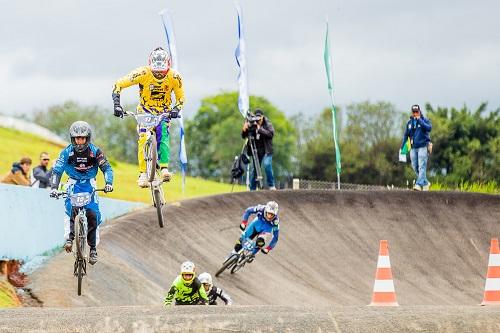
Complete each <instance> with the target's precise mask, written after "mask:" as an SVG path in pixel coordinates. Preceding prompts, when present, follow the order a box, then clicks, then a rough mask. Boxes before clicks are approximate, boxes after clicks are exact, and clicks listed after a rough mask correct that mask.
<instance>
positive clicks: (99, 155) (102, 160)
mask: <svg viewBox="0 0 500 333" xmlns="http://www.w3.org/2000/svg"><path fill="white" fill-rule="evenodd" d="M95 156H96V160H97V165H99V169H101V171H102V173H103V174H104V181H105V182H106V184H109V185H113V169H112V168H111V164H109V162H108V159H107V158H106V156H105V155H104V153H103V152H102V150H101V149H99V148H97V151H96V153H95Z"/></svg>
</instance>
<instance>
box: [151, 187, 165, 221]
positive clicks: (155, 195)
mask: <svg viewBox="0 0 500 333" xmlns="http://www.w3.org/2000/svg"><path fill="white" fill-rule="evenodd" d="M153 200H154V204H155V207H156V215H157V216H158V224H159V225H160V228H163V212H162V211H161V208H162V207H163V200H162V197H161V192H160V190H159V189H157V188H155V189H154V190H153Z"/></svg>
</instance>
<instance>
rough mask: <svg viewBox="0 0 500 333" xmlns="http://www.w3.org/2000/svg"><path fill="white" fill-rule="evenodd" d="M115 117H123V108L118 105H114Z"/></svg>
mask: <svg viewBox="0 0 500 333" xmlns="http://www.w3.org/2000/svg"><path fill="white" fill-rule="evenodd" d="M115 117H118V118H123V108H122V107H121V106H120V105H115Z"/></svg>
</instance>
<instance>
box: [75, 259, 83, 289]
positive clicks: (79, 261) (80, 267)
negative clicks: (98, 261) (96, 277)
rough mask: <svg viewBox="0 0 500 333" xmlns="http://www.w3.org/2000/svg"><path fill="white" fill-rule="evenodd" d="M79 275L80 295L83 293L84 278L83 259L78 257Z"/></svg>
mask: <svg viewBox="0 0 500 333" xmlns="http://www.w3.org/2000/svg"><path fill="white" fill-rule="evenodd" d="M77 260H78V262H77V265H78V268H77V272H76V273H77V277H78V296H81V295H82V280H83V259H81V260H80V259H77Z"/></svg>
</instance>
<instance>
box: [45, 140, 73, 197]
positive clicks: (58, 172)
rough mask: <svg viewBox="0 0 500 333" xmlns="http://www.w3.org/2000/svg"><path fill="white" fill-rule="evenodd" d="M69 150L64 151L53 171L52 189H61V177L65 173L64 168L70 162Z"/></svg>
mask: <svg viewBox="0 0 500 333" xmlns="http://www.w3.org/2000/svg"><path fill="white" fill-rule="evenodd" d="M68 155H69V154H68V148H66V149H64V150H63V151H62V152H61V154H59V158H58V159H57V161H56V164H55V165H54V168H53V169H52V175H51V176H50V188H51V189H53V190H54V189H55V190H57V189H58V188H59V183H60V182H61V177H62V174H63V172H64V167H65V166H66V163H67V162H68Z"/></svg>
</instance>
